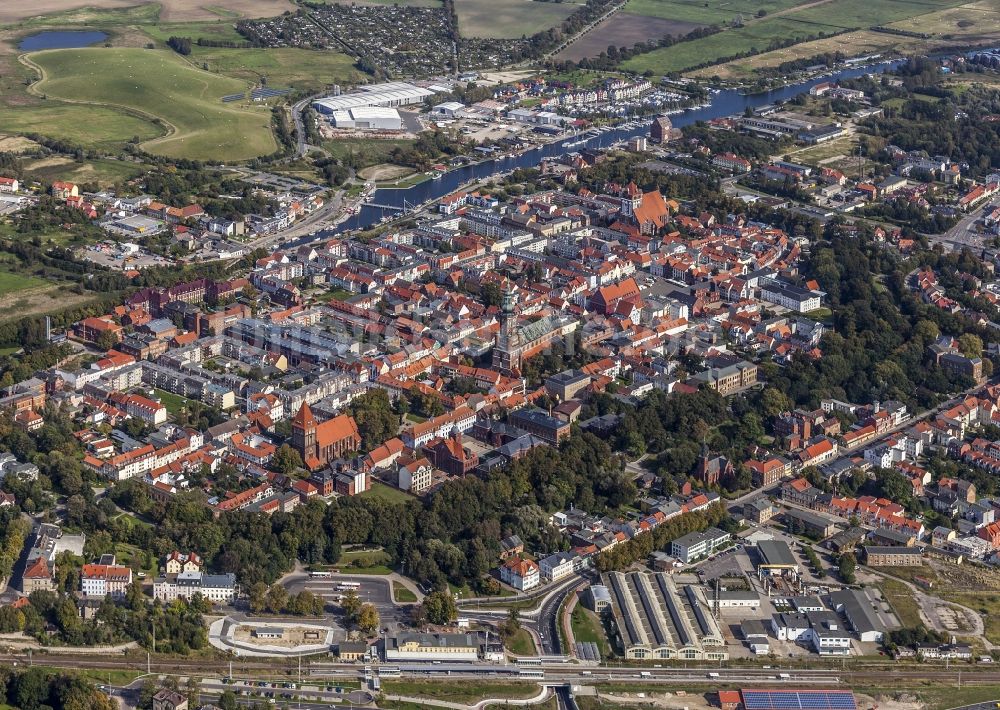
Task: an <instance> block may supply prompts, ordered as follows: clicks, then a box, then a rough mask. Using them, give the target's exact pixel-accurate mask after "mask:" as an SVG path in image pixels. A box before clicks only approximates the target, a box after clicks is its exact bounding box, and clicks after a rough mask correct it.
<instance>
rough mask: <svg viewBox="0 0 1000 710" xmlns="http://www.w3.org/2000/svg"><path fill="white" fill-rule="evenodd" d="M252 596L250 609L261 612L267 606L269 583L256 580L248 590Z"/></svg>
mask: <svg viewBox="0 0 1000 710" xmlns="http://www.w3.org/2000/svg"><path fill="white" fill-rule="evenodd" d="M247 596H248V597H249V598H250V599H249V600H250V611H252V612H253V613H254V614H259V613H261V612H262V611H264V609H265V607H266V606H267V585H266V584H265V583H264V582H254V583H253V584H252V585H250V590H249V591H248V592H247Z"/></svg>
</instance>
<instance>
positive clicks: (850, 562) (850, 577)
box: [839, 552, 857, 584]
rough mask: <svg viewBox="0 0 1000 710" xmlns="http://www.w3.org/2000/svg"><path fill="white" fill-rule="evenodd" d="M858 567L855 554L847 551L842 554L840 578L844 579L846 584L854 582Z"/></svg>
mask: <svg viewBox="0 0 1000 710" xmlns="http://www.w3.org/2000/svg"><path fill="white" fill-rule="evenodd" d="M856 568H857V560H856V559H854V555H853V554H851V553H850V552H845V553H844V554H843V555H841V556H840V562H839V570H840V578H841V579H842V580H844V584H854V582H855V577H854V570H855V569H856Z"/></svg>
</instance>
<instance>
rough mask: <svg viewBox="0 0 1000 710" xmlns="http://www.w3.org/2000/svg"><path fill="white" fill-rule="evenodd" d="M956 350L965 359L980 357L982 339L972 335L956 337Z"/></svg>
mask: <svg viewBox="0 0 1000 710" xmlns="http://www.w3.org/2000/svg"><path fill="white" fill-rule="evenodd" d="M958 349H959V350H961V351H962V354H963V355H965V356H966V357H980V356H981V355H982V354H983V339H982V338H980V337H979V336H978V335H975V334H974V333H963V334H962V335H960V336H958Z"/></svg>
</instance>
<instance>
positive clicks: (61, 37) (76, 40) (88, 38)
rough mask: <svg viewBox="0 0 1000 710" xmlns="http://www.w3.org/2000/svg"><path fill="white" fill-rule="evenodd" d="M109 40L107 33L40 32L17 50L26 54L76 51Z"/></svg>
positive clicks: (23, 42)
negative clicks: (58, 50)
mask: <svg viewBox="0 0 1000 710" xmlns="http://www.w3.org/2000/svg"><path fill="white" fill-rule="evenodd" d="M107 38H108V35H107V34H106V33H104V32H97V31H89V32H86V31H72V32H39V33H38V34H34V35H31V36H30V37H25V38H24V39H23V40H21V43H20V44H19V45H17V48H18V49H20V50H22V51H25V52H35V51H38V50H39V49H76V48H78V47H89V46H90V45H92V44H97V43H98V42H103V41H104V40H106V39H107Z"/></svg>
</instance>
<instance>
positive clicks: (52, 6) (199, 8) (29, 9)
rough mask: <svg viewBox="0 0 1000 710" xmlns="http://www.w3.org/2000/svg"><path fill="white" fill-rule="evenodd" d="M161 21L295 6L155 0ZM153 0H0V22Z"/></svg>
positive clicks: (249, 0)
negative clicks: (28, 0) (21, 0)
mask: <svg viewBox="0 0 1000 710" xmlns="http://www.w3.org/2000/svg"><path fill="white" fill-rule="evenodd" d="M157 1H158V4H159V5H161V7H162V9H161V11H160V19H161V20H162V21H164V22H186V21H190V20H218V19H220V18H225V17H234V18H235V17H273V16H274V15H280V14H281V13H283V12H285V11H286V10H294V9H295V7H294V6H293V5H292V3H291V2H289V0H157ZM151 2H152V0H35V1H34V2H20V1H18V0H7V2H0V24H13V23H17V22H21V21H22V20H26V19H29V18H33V17H38V16H39V15H51V14H54V13H57V12H65V11H67V10H77V9H80V8H83V7H86V8H93V9H95V10H113V9H118V8H123V7H131V6H134V5H145V4H150V3H151Z"/></svg>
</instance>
